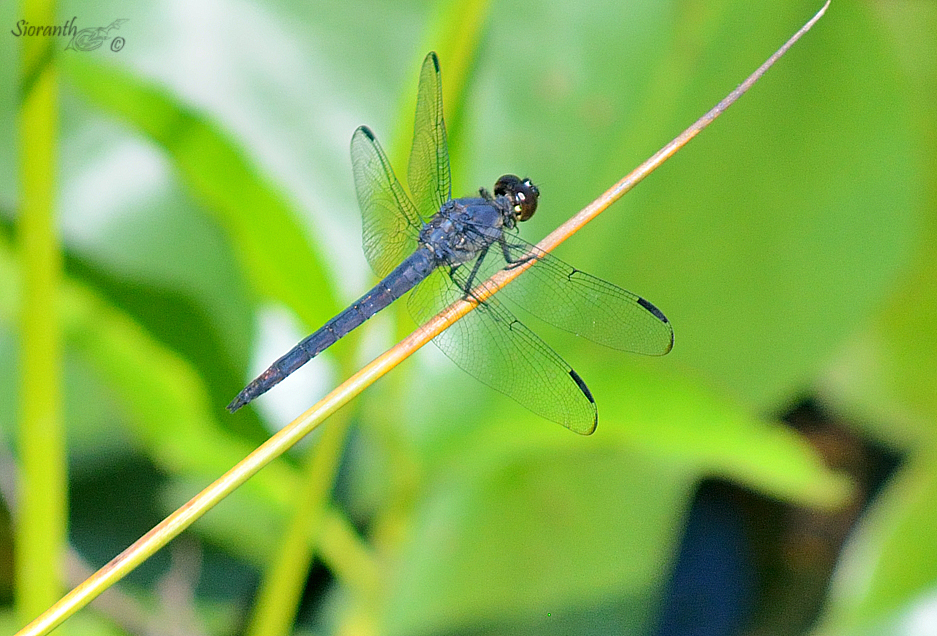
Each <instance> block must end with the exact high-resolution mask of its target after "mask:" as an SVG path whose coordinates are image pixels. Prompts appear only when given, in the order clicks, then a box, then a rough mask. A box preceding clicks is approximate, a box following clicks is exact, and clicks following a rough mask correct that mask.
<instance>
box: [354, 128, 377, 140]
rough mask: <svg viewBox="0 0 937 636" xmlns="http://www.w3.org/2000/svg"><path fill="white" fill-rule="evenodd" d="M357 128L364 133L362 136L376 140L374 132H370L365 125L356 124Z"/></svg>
mask: <svg viewBox="0 0 937 636" xmlns="http://www.w3.org/2000/svg"><path fill="white" fill-rule="evenodd" d="M358 130H360V131H361V132H362V133H364V136H365V137H367V138H368V139H370V140H371V141H377V138H376V137H375V136H374V133H373V132H371V129H370V128H368V127H367V126H358Z"/></svg>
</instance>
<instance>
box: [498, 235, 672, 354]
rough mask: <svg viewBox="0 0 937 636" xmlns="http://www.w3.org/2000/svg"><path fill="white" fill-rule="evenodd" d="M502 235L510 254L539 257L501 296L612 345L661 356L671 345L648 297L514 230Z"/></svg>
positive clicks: (513, 258) (664, 324) (512, 258)
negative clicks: (586, 269)
mask: <svg viewBox="0 0 937 636" xmlns="http://www.w3.org/2000/svg"><path fill="white" fill-rule="evenodd" d="M506 240H507V252H508V257H507V258H508V260H510V261H514V262H516V261H518V260H521V259H523V258H525V255H528V254H530V253H531V252H533V253H534V254H536V255H537V262H536V263H534V264H533V265H532V266H531V267H530V268H529V269H528V270H527V271H526V272H524V273H523V274H521V275H520V276H518V277H517V278H516V279H514V280H513V281H511V282H510V283H508V285H507V286H506V287H505V288H504V289H503V290H501V292H499V293H500V294H502V295H503V296H504V297H505V298H508V299H510V300H511V301H512V302H515V303H517V304H518V305H519V306H520V307H522V308H523V309H524V310H526V311H529V312H530V313H531V314H533V315H535V316H537V317H538V318H540V319H541V320H543V321H545V322H548V323H550V324H551V325H554V326H555V327H559V328H560V329H563V330H564V331H568V332H570V333H573V334H576V335H577V336H582V337H583V338H588V339H589V340H591V341H593V342H597V343H599V344H602V345H605V346H607V347H612V348H613V349H619V350H621V351H631V352H633V353H642V354H645V355H652V356H660V355H664V354H665V353H667V352H668V351H670V350H671V349H672V348H673V328H672V327H671V325H670V322H669V321H668V320H667V318H666V317H665V316H664V314H663V313H662V312H661V311H660V310H659V309H658V308H657V307H655V306H654V305H652V304H651V303H650V302H648V301H647V300H645V299H643V298H641V297H640V296H638V295H636V294H632V293H631V292H629V291H625V290H624V289H622V288H621V287H618V286H617V285H613V284H612V283H609V282H607V281H604V280H602V279H601V278H596V277H595V276H592V275H591V274H586V273H585V272H581V271H579V270H578V269H576V268H575V267H573V266H572V265H569V264H567V263H565V262H563V261H561V260H560V259H558V258H556V257H555V256H553V255H551V254H548V253H546V252H544V251H542V250H538V249H537V248H536V247H535V246H533V245H531V244H530V243H528V242H526V241H524V240H523V239H520V238H518V237H516V236H508V237H506ZM497 248H498V246H492V250H495V249H497ZM499 251H501V250H499ZM497 256H498V257H499V260H500V265H501V267H506V266H507V267H510V265H508V264H507V262H506V261H505V257H504V254H503V253H502V254H499V255H497ZM482 280H484V279H482Z"/></svg>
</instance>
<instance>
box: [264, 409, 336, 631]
mask: <svg viewBox="0 0 937 636" xmlns="http://www.w3.org/2000/svg"><path fill="white" fill-rule="evenodd" d="M350 423H351V418H350V417H349V413H348V412H347V411H346V412H343V413H341V414H340V415H338V416H337V417H335V418H334V419H333V421H332V423H331V426H329V427H328V428H326V429H325V430H324V431H323V432H322V437H321V438H320V439H319V440H318V441H317V442H316V444H315V446H313V447H312V448H311V449H310V452H309V453H307V457H306V464H305V468H304V471H303V479H302V483H301V485H300V488H299V490H298V491H297V493H296V494H297V496H296V500H295V502H294V504H293V514H292V516H291V517H290V520H289V523H288V524H287V527H286V529H285V532H284V534H283V537H282V539H281V541H280V543H279V546H278V550H277V554H276V556H275V558H274V559H273V561H272V562H271V563H270V566H269V567H268V568H267V570H266V572H265V573H264V578H263V581H262V582H261V585H260V590H259V592H258V594H257V599H256V601H255V603H254V615H253V617H252V618H251V621H250V627H249V628H248V630H247V633H248V636H279V635H280V634H283V635H286V634H290V633H291V632H292V626H293V621H294V619H295V617H296V610H297V609H298V608H299V601H300V599H301V598H302V593H303V589H304V587H305V583H306V576H307V574H308V572H309V566H310V564H311V563H312V558H313V555H314V554H315V551H316V543H317V541H318V539H319V535H320V532H321V530H322V527H323V526H324V521H325V516H326V513H327V512H328V503H329V495H330V493H331V491H332V485H333V484H334V482H335V475H336V473H337V472H338V465H339V460H340V459H341V457H342V449H343V447H344V445H345V439H346V437H347V433H348V428H349V425H350Z"/></svg>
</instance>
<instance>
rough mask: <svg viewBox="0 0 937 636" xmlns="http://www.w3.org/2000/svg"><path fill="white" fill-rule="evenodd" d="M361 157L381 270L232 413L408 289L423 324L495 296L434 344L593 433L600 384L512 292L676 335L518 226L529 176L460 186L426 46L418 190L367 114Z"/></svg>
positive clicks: (617, 330)
mask: <svg viewBox="0 0 937 636" xmlns="http://www.w3.org/2000/svg"><path fill="white" fill-rule="evenodd" d="M351 161H352V166H353V171H354V180H355V189H356V191H357V195H358V203H359V205H360V207H361V215H362V225H363V246H364V254H365V257H366V258H367V260H368V263H369V264H370V266H371V268H372V269H373V270H374V273H375V274H377V276H378V277H380V278H381V281H380V282H379V283H378V284H377V285H375V286H374V288H373V289H371V290H370V291H369V292H367V293H366V294H365V295H364V296H362V297H361V298H359V299H358V300H357V301H355V302H354V303H353V304H352V305H351V306H349V307H348V308H346V309H345V310H344V311H342V312H341V313H339V314H338V315H337V316H335V317H334V318H332V319H331V320H329V321H328V322H327V323H325V325H323V326H322V327H321V328H320V329H319V330H318V331H316V332H315V333H313V334H312V335H310V336H309V337H307V338H305V339H304V340H302V341H301V342H300V343H299V344H297V345H296V346H295V347H293V349H291V350H290V351H289V352H287V353H286V354H285V355H283V356H282V357H281V358H280V359H278V360H277V361H276V362H274V363H273V364H272V365H271V366H270V367H269V368H268V369H267V370H266V371H264V372H263V373H262V374H260V376H258V377H257V378H256V379H255V380H253V381H252V382H251V383H250V384H248V385H247V387H245V388H244V390H242V391H241V392H240V393H239V394H238V395H237V397H236V398H235V399H234V400H233V401H232V402H231V404H229V405H228V407H227V408H228V410H229V411H231V412H234V411H236V410H237V409H239V408H241V407H242V406H244V405H245V404H247V403H248V402H250V401H251V400H253V399H255V398H257V397H258V396H260V395H262V394H263V393H265V392H267V391H268V390H270V389H271V388H273V387H274V386H275V385H276V384H278V383H279V382H281V381H282V380H283V379H284V378H286V377H287V376H288V375H290V374H291V373H293V372H294V371H296V369H298V368H299V367H301V366H302V365H303V364H305V363H306V362H308V361H309V360H311V359H312V358H314V357H315V356H317V355H319V354H320V353H322V352H323V351H325V350H326V349H327V348H329V347H330V346H332V345H333V344H335V342H336V341H338V340H339V339H340V338H342V337H343V336H345V335H346V334H348V333H349V332H351V331H352V330H353V329H356V328H357V327H359V326H360V325H361V324H362V323H364V321H366V320H367V319H368V318H370V317H371V316H373V315H374V314H376V313H377V312H379V311H381V310H382V309H384V308H385V307H387V306H388V305H390V304H391V303H392V302H394V301H395V300H397V299H398V298H400V297H401V296H403V295H404V294H406V293H407V292H410V295H409V298H408V301H407V305H408V308H409V310H410V314H411V316H412V317H413V318H414V320H416V322H417V323H418V324H422V323H424V322H426V321H427V320H429V319H430V318H431V317H433V316H434V315H436V314H437V313H439V312H440V311H441V310H442V309H444V308H445V307H447V306H449V305H450V304H451V303H453V302H454V301H456V300H458V299H460V298H470V297H471V298H475V299H476V300H477V299H478V298H479V297H485V300H484V301H482V302H480V304H479V305H478V307H477V308H476V309H475V310H474V311H472V312H470V313H469V314H468V315H466V316H465V317H463V318H462V319H461V320H459V321H458V322H456V323H455V324H454V325H453V326H451V327H450V328H449V329H448V330H446V331H445V332H443V333H442V334H440V335H439V336H437V337H436V338H435V339H434V340H433V342H434V343H435V344H436V345H437V346H438V347H439V348H440V349H441V350H442V351H443V353H445V354H446V355H447V356H448V357H449V358H450V359H451V360H452V361H453V362H455V363H456V364H457V365H458V366H460V367H461V368H462V369H464V370H465V371H466V372H468V373H469V374H470V375H473V376H474V377H476V378H478V379H479V380H481V381H482V382H484V383H485V384H487V385H489V386H491V387H492V388H494V389H496V390H498V391H500V392H502V393H504V394H505V395H507V396H509V397H511V398H513V399H514V400H516V401H517V402H519V403H520V404H521V405H523V406H525V407H526V408H528V409H530V410H531V411H533V412H534V413H536V414H538V415H540V416H542V417H544V418H546V419H548V420H552V421H555V422H558V423H559V424H562V425H563V426H565V427H566V428H568V429H570V430H572V431H574V432H576V433H580V434H582V435H589V434H590V433H592V432H593V431H594V430H595V427H596V424H597V422H598V411H597V409H596V406H595V400H594V399H593V397H592V393H591V392H590V391H589V388H588V387H587V386H586V383H585V382H584V381H583V379H582V378H581V377H580V376H579V374H578V373H576V371H575V370H573V368H572V367H571V366H570V365H569V364H567V363H566V361H565V360H563V358H561V357H560V356H559V354H557V353H556V352H555V351H554V350H553V349H552V348H551V347H550V346H549V345H547V344H546V343H545V342H544V341H543V340H541V339H540V338H539V337H538V336H537V335H536V334H534V333H533V332H532V331H531V330H530V329H528V328H527V327H526V326H525V325H524V324H523V323H522V322H521V321H520V320H518V319H517V318H516V317H515V315H514V314H513V313H512V312H511V311H510V310H509V309H508V307H506V306H505V303H504V302H502V299H506V300H507V301H508V302H510V303H515V304H516V305H518V306H520V307H522V308H523V309H525V310H527V311H528V312H530V313H531V314H533V315H535V316H538V317H539V318H541V319H542V320H544V321H545V322H547V323H550V324H552V325H554V326H556V327H558V328H560V329H564V330H566V331H569V332H572V333H574V334H577V335H580V336H583V337H585V338H588V339H589V340H592V341H594V342H597V343H599V344H603V345H606V346H609V347H612V348H614V349H619V350H623V351H631V352H634V353H641V354H645V355H664V354H666V353H667V352H669V351H670V350H671V348H672V347H673V329H672V327H671V325H670V322H669V321H668V320H667V318H666V317H665V316H664V314H663V313H662V312H661V311H660V310H659V309H657V307H655V306H654V305H653V304H651V303H650V302H648V301H647V300H645V299H644V298H641V297H640V296H637V295H635V294H632V293H631V292H628V291H625V290H624V289H621V288H620V287H617V286H616V285H613V284H611V283H609V282H606V281H604V280H602V279H599V278H596V277H595V276H591V275H590V274H586V273H585V272H582V271H580V270H578V269H576V268H574V267H572V266H570V265H568V264H566V263H564V262H563V261H561V260H560V259H558V258H556V257H555V256H552V255H551V254H549V253H546V252H544V251H542V250H539V249H538V248H537V247H535V246H534V245H532V244H531V243H528V242H527V241H524V240H523V239H521V238H520V237H519V236H518V232H517V226H518V223H520V222H522V221H526V220H528V219H529V218H530V217H531V216H533V214H534V212H536V210H537V203H538V201H539V197H540V191H539V189H538V188H537V186H535V185H534V184H533V183H532V182H531V181H530V179H521V178H519V177H517V176H514V175H504V176H502V177H501V178H499V179H498V181H497V182H496V183H495V185H494V189H493V191H492V192H489V191H488V190H486V189H484V188H482V189H480V190H479V193H478V196H474V197H463V198H458V199H453V198H452V184H451V175H450V170H449V150H448V146H447V142H446V126H445V122H444V121H443V108H442V79H441V74H440V70H439V60H438V59H437V57H436V54H435V53H430V54H429V55H427V56H426V59H425V60H424V61H423V67H422V69H421V71H420V81H419V90H418V94H417V104H416V120H415V125H414V134H413V148H412V150H411V152H410V163H409V169H408V172H407V177H408V179H407V181H408V185H409V188H410V195H409V196H408V195H407V193H406V192H405V191H404V189H403V186H401V184H400V182H399V181H398V180H397V178H396V177H395V176H394V171H393V169H392V168H391V166H390V162H389V161H388V160H387V156H386V155H385V154H384V151H383V150H382V149H381V146H380V144H379V143H378V142H377V138H376V137H375V136H374V133H373V132H371V130H370V129H369V128H367V127H366V126H361V127H360V128H358V129H357V130H356V131H355V133H354V135H353V136H352V138H351ZM530 261H534V262H533V263H530ZM520 264H524V265H528V264H529V269H528V270H527V271H526V272H524V273H523V274H522V275H521V276H519V277H518V278H516V279H515V280H514V281H512V282H510V283H508V284H507V286H505V287H504V288H503V289H501V290H500V291H498V292H497V293H496V294H495V295H491V296H489V295H488V294H479V293H478V289H479V287H478V286H479V285H482V284H484V282H485V281H486V280H487V279H488V278H490V276H491V275H493V274H494V273H496V272H497V271H499V270H501V269H506V268H507V269H510V268H513V267H517V266H518V265H520Z"/></svg>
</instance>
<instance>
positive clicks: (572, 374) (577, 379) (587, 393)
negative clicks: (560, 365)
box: [569, 369, 595, 404]
mask: <svg viewBox="0 0 937 636" xmlns="http://www.w3.org/2000/svg"><path fill="white" fill-rule="evenodd" d="M569 377H571V378H572V379H573V382H575V383H576V386H578V387H579V390H580V391H582V392H583V393H584V394H585V396H586V397H587V398H589V401H590V402H592V403H593V404H595V399H594V398H593V397H592V392H591V391H590V390H589V387H587V386H586V383H585V382H583V380H582V378H580V377H579V374H578V373H576V371H575V370H574V369H570V370H569Z"/></svg>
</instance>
